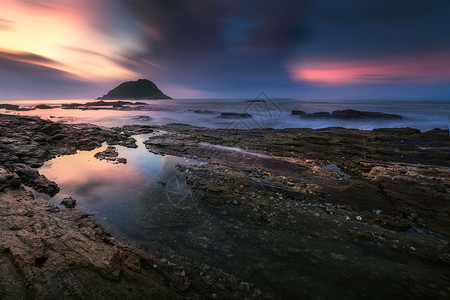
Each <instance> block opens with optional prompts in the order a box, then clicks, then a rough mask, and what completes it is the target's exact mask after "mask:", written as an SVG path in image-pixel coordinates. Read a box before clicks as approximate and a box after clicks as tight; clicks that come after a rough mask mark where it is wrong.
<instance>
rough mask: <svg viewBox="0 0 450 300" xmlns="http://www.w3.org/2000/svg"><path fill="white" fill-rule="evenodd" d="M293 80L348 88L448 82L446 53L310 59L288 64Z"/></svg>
mask: <svg viewBox="0 0 450 300" xmlns="http://www.w3.org/2000/svg"><path fill="white" fill-rule="evenodd" d="M287 69H288V70H289V73H290V76H291V79H292V80H295V81H309V82H315V83H323V84H332V85H348V84H368V83H377V84H379V83H385V84H393V83H398V82H403V83H411V84H415V83H430V82H450V73H449V72H448V70H449V69H450V54H449V53H447V52H437V53H422V54H420V55H406V54H405V55H403V56H391V57H383V58H373V59H346V60H343V59H341V58H339V57H338V58H333V57H329V58H328V59H323V58H320V57H315V58H314V57H311V59H309V60H305V59H301V60H300V61H298V62H291V63H290V64H288V65H287Z"/></svg>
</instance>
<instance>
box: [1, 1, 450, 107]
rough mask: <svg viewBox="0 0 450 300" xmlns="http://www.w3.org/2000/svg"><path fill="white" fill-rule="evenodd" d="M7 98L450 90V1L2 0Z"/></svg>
mask: <svg viewBox="0 0 450 300" xmlns="http://www.w3.org/2000/svg"><path fill="white" fill-rule="evenodd" d="M0 4H1V9H0V99H1V100H15V99H80V98H84V99H86V98H95V97H98V96H101V95H103V94H105V93H106V92H107V91H108V90H110V89H112V88H113V87H115V86H116V85H118V84H119V83H121V82H123V81H129V80H136V79H139V78H148V79H150V80H152V81H154V82H155V83H156V84H157V85H158V87H160V89H161V90H162V91H163V92H164V93H165V94H167V95H169V96H172V97H174V98H180V99H183V98H252V97H254V96H256V95H257V94H259V93H260V92H265V93H266V94H268V95H269V96H271V97H274V98H339V99H341V98H349V99H450V17H449V16H450V1H448V0H427V1H424V0H339V1H337V0H277V1H275V0H0Z"/></svg>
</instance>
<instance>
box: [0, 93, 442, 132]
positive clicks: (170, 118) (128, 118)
mask: <svg viewBox="0 0 450 300" xmlns="http://www.w3.org/2000/svg"><path fill="white" fill-rule="evenodd" d="M252 100H260V101H258V102H255V101H252ZM90 101H95V100H92V99H86V100H32V101H9V102H8V101H2V102H1V103H10V104H18V105H21V106H24V107H33V106H35V105H37V104H47V105H52V106H56V105H60V104H62V103H72V102H74V103H86V102H90ZM139 102H145V103H147V104H148V105H147V106H146V107H145V111H124V110H78V109H61V108H55V109H38V110H32V111H25V112H15V111H10V112H8V113H18V114H21V115H37V116H40V117H41V118H46V119H51V120H53V121H61V122H69V123H79V122H88V123H93V124H97V125H100V126H109V127H111V126H122V125H126V124H148V125H163V124H169V123H185V124H190V125H195V126H204V127H209V128H324V127H331V126H340V127H345V128H358V129H366V130H371V129H374V128H392V127H413V128H418V129H420V130H431V129H433V128H442V129H448V127H449V116H450V100H330V99H270V98H268V97H265V98H263V99H175V100H143V101H139ZM343 109H354V110H362V111H373V112H383V113H393V114H399V115H401V116H402V118H403V119H402V120H384V119H379V120H339V119H313V120H312V119H307V120H304V119H301V118H300V116H296V115H291V111H292V110H303V111H305V112H307V113H313V112H331V111H334V110H343ZM2 112H5V110H4V109H0V113H2ZM224 112H235V113H248V114H250V115H251V116H252V117H251V118H245V119H223V118H219V116H220V114H221V113H224ZM135 116H149V117H151V120H148V121H142V120H134V119H133V117H135Z"/></svg>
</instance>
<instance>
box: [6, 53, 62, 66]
mask: <svg viewBox="0 0 450 300" xmlns="http://www.w3.org/2000/svg"><path fill="white" fill-rule="evenodd" d="M0 58H4V59H6V60H16V61H23V62H28V63H31V64H40V63H45V64H52V65H60V63H59V62H57V61H55V60H53V59H51V58H48V57H45V56H42V55H38V54H34V53H30V52H6V51H0Z"/></svg>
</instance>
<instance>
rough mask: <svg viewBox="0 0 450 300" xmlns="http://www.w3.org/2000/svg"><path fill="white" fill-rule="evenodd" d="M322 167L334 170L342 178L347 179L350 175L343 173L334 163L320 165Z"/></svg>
mask: <svg viewBox="0 0 450 300" xmlns="http://www.w3.org/2000/svg"><path fill="white" fill-rule="evenodd" d="M322 168H324V169H325V170H328V171H332V172H336V173H337V174H339V176H341V178H342V179H344V180H347V179H348V178H349V177H350V175H348V174H346V173H344V172H343V171H342V170H341V168H339V167H338V166H337V165H336V164H329V165H324V166H322Z"/></svg>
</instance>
